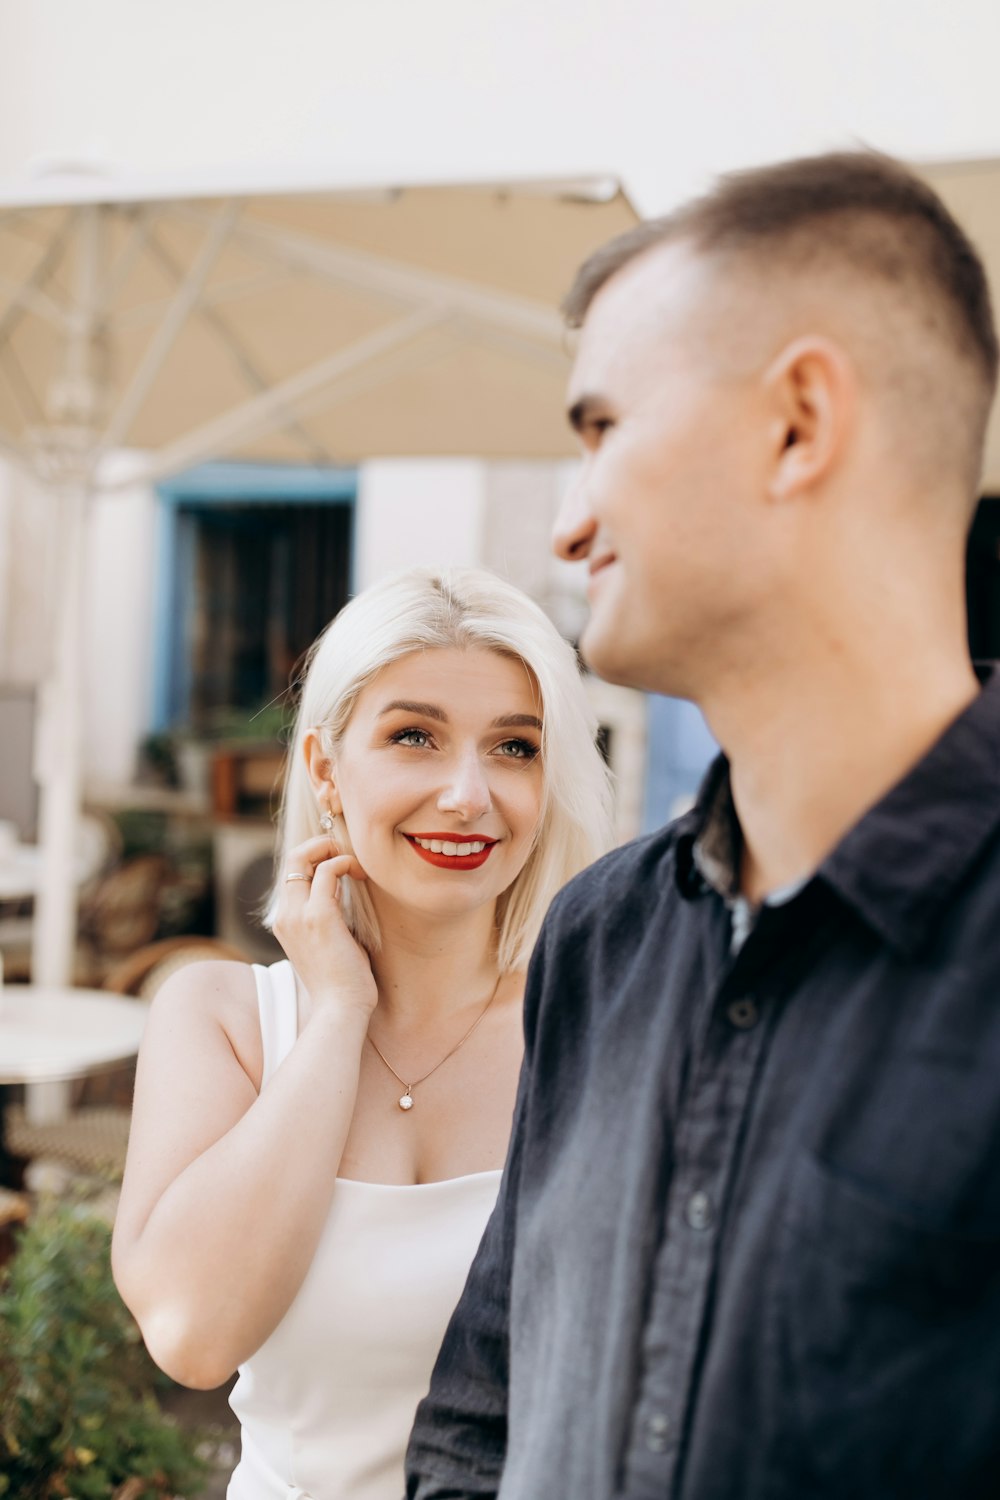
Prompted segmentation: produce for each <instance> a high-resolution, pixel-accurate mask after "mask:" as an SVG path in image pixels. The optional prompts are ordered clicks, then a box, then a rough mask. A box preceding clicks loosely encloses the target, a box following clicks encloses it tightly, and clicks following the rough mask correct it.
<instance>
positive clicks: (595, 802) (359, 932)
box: [269, 568, 611, 971]
mask: <svg viewBox="0 0 1000 1500" xmlns="http://www.w3.org/2000/svg"><path fill="white" fill-rule="evenodd" d="M447 647H458V648H459V649H461V648H468V647H480V648H485V649H486V650H488V651H496V652H498V653H499V654H500V655H502V656H507V657H512V658H514V659H516V660H519V661H521V662H523V664H524V665H525V667H527V668H528V670H529V672H530V673H531V674H532V675H533V677H534V679H535V681H536V682H537V684H538V691H539V693H540V695H541V700H542V723H543V729H542V755H541V764H542V779H543V795H542V812H541V817H540V819H539V823H538V828H537V830H536V834H535V839H534V843H533V846H532V849H531V853H530V854H529V856H528V859H527V861H526V862H525V865H524V867H523V869H522V870H521V872H520V874H519V875H518V876H517V878H516V880H514V882H513V883H512V884H511V885H510V886H509V887H508V889H507V890H506V891H505V892H504V893H503V895H502V896H501V898H500V900H499V902H498V905H497V957H498V962H499V965H500V968H501V970H504V971H506V970H509V969H519V968H522V967H523V966H524V965H525V964H526V963H527V961H528V957H529V955H530V953H531V949H532V947H533V946H534V942H535V939H536V937H537V936H538V930H539V928H540V926H541V923H542V918H543V917H544V915H545V912H546V909H547V907H548V905H549V902H550V901H551V900H552V898H553V896H554V895H555V894H556V892H557V891H558V890H559V889H560V887H561V886H563V885H565V883H566V881H567V880H569V879H570V877H571V876H572V875H575V874H576V873H577V872H578V871H580V870H582V869H583V868H584V867H585V866H586V865H588V864H590V863H591V862H592V861H593V860H595V859H596V858H597V857H598V856H599V855H600V854H603V853H604V852H605V851H606V850H607V849H608V848H609V847H610V844H611V786H610V777H609V773H608V770H607V767H606V766H605V764H604V761H603V760H602V758H601V755H600V752H599V751H598V749H597V745H596V742H595V735H596V729H597V723H596V718H595V715H594V713H593V711H592V710H591V707H590V704H589V701H588V699H587V695H586V692H585V690H584V685H583V682H582V680H581V675H580V669H579V666H578V663H577V659H576V656H575V653H574V651H573V648H572V646H570V645H569V643H568V642H567V641H565V640H564V639H563V638H562V636H561V635H560V634H559V632H558V631H557V630H556V628H555V626H554V625H553V624H552V622H551V621H550V620H549V618H548V616H547V615H546V614H545V613H544V612H543V611H542V610H541V609H540V608H539V607H538V605H537V604H535V603H534V602H533V601H532V600H531V599H529V598H528V597H527V595H526V594H523V593H522V592H521V590H520V589H517V588H515V587H514V586H513V585H512V584H509V583H507V582H505V581H504V580H503V579H502V578H498V577H496V575H495V574H493V573H488V572H486V571H484V570H482V569H478V568H449V569H447V570H440V571H436V570H433V569H426V568H415V569H413V570H411V571H408V572H405V573H399V574H396V575H394V576H393V577H390V578H386V579H384V580H383V581H382V582H380V583H376V584H374V585H372V587H371V588H368V589H366V590H365V591H364V593H362V594H359V595H358V596H357V597H356V598H355V599H352V600H351V602H350V604H348V605H346V606H345V607H344V609H342V610H341V611H340V613H339V614H338V615H337V616H336V617H335V618H334V619H333V620H332V621H331V622H330V624H329V625H328V626H327V627H326V629H325V630H324V631H323V633H322V635H320V637H319V638H318V640H316V642H315V643H314V644H313V646H312V647H311V649H310V652H309V655H308V657H307V659H306V670H305V677H304V682H303V686H302V696H301V700H300V703H299V710H298V714H297V717H296V723H295V729H294V733H293V736H292V741H291V745H290V747H289V751H288V762H287V766H286V775H285V788H284V795H283V798H282V807H281V815H280V836H279V840H278V865H277V869H276V872H275V884H274V887H273V889H272V892H271V899H270V904H269V916H271V915H273V912H274V909H275V906H276V903H277V898H278V893H279V891H280V888H281V887H280V880H281V873H282V866H283V864H284V861H285V859H286V857H287V855H288V853H289V851H290V850H291V849H292V848H294V847H295V845H296V844H301V843H302V842H303V841H304V840H306V839H308V838H313V837H315V835H316V834H317V833H318V831H319V814H320V807H319V802H318V798H317V794H316V791H315V789H314V788H313V785H312V783H311V781H310V778H309V770H308V766H307V764H306V757H305V753H304V748H303V747H304V744H305V738H306V735H307V734H308V732H309V730H311V729H315V730H317V731H318V733H319V737H320V744H321V747H322V751H323V754H324V755H326V756H328V757H329V758H330V759H331V760H332V759H333V758H334V757H335V755H336V750H337V746H338V744H339V743H340V741H341V739H342V737H343V735H344V732H345V730H346V728H347V725H348V722H349V721H350V717H351V714H352V713H353V711H354V705H355V703H356V702H357V699H358V696H359V694H360V693H361V691H362V690H363V689H364V688H365V687H367V686H368V684H369V683H370V682H372V681H373V680H374V679H375V677H377V675H378V673H379V672H380V671H381V670H382V668H383V667H386V666H388V665H389V663H390V662H394V661H398V660H399V658H400V657H403V656H407V655H409V653H410V652H412V651H427V650H435V649H440V648H447ZM332 837H333V838H334V839H335V841H336V842H337V844H339V846H340V848H341V849H342V850H343V851H344V852H345V853H349V852H353V850H352V847H351V841H350V837H349V835H348V832H347V826H346V824H345V822H344V819H343V817H337V818H336V819H335V827H334V832H333V834H332ZM342 910H343V912H344V917H345V919H346V921H347V924H348V926H349V927H350V929H351V931H352V933H353V934H354V936H355V937H356V938H357V940H358V942H359V943H361V945H362V946H363V947H364V948H366V949H367V950H368V951H369V952H370V953H371V952H375V951H377V949H378V947H379V943H380V934H379V929H378V922H377V919H376V916H375V911H374V908H373V905H372V900H371V896H370V895H369V894H368V892H367V891H366V889H365V885H364V883H363V882H361V881H350V880H347V881H345V882H344V884H343V896H342Z"/></svg>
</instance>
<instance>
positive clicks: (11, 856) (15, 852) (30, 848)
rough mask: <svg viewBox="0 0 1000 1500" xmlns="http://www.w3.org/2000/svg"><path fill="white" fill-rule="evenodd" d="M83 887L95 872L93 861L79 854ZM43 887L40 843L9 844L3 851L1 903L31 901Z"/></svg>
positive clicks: (78, 876) (78, 869)
mask: <svg viewBox="0 0 1000 1500" xmlns="http://www.w3.org/2000/svg"><path fill="white" fill-rule="evenodd" d="M75 873H76V879H77V883H78V884H79V883H80V882H81V881H83V880H86V879H87V877H88V875H89V874H90V873H91V870H90V862H89V861H88V860H87V858H86V857H85V856H84V855H79V854H78V855H77V859H76V871H75ZM41 884H42V851H41V849H40V848H39V846H38V845H37V844H6V845H4V846H3V847H2V848H0V901H27V900H29V899H30V898H31V897H33V896H37V895H38V892H39V890H40V888H41Z"/></svg>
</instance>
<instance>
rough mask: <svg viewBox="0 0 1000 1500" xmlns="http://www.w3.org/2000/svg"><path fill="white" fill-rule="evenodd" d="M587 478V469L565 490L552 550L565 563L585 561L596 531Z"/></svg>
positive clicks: (554, 529)
mask: <svg viewBox="0 0 1000 1500" xmlns="http://www.w3.org/2000/svg"><path fill="white" fill-rule="evenodd" d="M585 476H586V467H585V466H584V467H583V468H581V470H580V473H579V474H577V476H576V478H575V479H574V480H573V482H572V483H571V485H570V487H569V489H568V490H567V491H566V494H565V495H564V497H563V502H562V504H561V505H560V507H559V514H558V515H557V516H556V523H555V526H554V527H553V530H552V550H553V552H554V553H555V554H556V556H557V557H561V558H563V559H564V560H565V561H566V562H580V561H581V560H582V559H583V558H585V557H586V556H587V554H588V552H589V551H590V547H591V543H592V542H593V540H594V536H595V534H596V532H597V522H596V521H595V520H594V517H593V516H592V514H591V511H590V505H589V502H588V500H587V485H586V482H585Z"/></svg>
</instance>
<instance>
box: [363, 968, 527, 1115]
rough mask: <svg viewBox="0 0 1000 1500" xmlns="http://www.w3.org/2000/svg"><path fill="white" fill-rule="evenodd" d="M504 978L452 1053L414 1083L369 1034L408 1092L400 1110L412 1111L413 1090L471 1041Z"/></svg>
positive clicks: (400, 1103) (499, 978)
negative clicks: (403, 1075) (408, 1079)
mask: <svg viewBox="0 0 1000 1500" xmlns="http://www.w3.org/2000/svg"><path fill="white" fill-rule="evenodd" d="M502 978H503V975H502V974H498V975H497V982H496V984H495V985H494V986H493V993H492V994H491V995H490V998H489V999H488V1000H487V1002H486V1004H485V1005H484V1006H483V1008H482V1010H481V1011H480V1012H479V1014H478V1016H477V1017H476V1019H475V1020H474V1021H473V1023H472V1025H471V1026H470V1027H469V1029H468V1031H467V1032H466V1033H465V1035H464V1036H461V1037H459V1039H458V1041H457V1042H456V1043H455V1045H454V1047H452V1049H451V1051H450V1052H446V1053H445V1055H444V1057H442V1059H441V1061H440V1062H436V1063H435V1064H434V1066H433V1068H431V1070H430V1072H428V1073H425V1074H424V1076H423V1078H414V1080H413V1082H412V1083H407V1081H406V1079H405V1078H400V1076H399V1074H398V1073H397V1072H396V1069H395V1068H394V1067H393V1065H392V1063H391V1062H390V1061H389V1059H388V1058H387V1057H386V1055H385V1053H384V1052H383V1051H382V1049H381V1047H380V1046H379V1045H378V1043H377V1042H376V1040H375V1038H374V1037H373V1036H372V1034H371V1032H369V1033H368V1040H369V1041H370V1042H371V1044H372V1046H373V1047H374V1049H375V1051H376V1052H377V1053H378V1055H379V1057H380V1058H381V1059H382V1061H383V1062H384V1063H385V1065H386V1067H387V1068H388V1069H389V1072H390V1073H391V1074H392V1076H393V1078H395V1080H396V1082H397V1083H401V1084H402V1085H403V1088H404V1089H405V1090H406V1092H405V1093H404V1094H402V1095H401V1096H400V1099H399V1107H400V1109H404V1110H405V1109H412V1108H413V1090H414V1089H415V1088H416V1087H417V1086H418V1085H419V1084H421V1083H426V1082H427V1079H428V1078H429V1077H430V1076H431V1073H436V1072H437V1070H438V1068H440V1067H443V1065H444V1064H445V1063H446V1062H447V1061H448V1059H449V1057H454V1056H455V1053H456V1052H457V1051H458V1049H459V1047H463V1046H464V1045H465V1043H466V1042H467V1041H468V1040H469V1037H470V1036H471V1035H472V1033H473V1032H474V1031H475V1029H476V1027H477V1026H478V1025H479V1023H480V1021H481V1020H482V1019H483V1017H484V1016H485V1014H486V1012H487V1011H488V1010H489V1008H490V1006H491V1005H492V1004H493V1002H494V1000H495V999H496V997H497V991H498V990H499V988H500V981H501V979H502Z"/></svg>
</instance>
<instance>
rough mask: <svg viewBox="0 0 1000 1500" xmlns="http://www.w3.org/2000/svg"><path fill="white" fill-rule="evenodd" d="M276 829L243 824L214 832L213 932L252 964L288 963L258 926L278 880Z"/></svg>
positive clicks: (248, 821) (242, 821)
mask: <svg viewBox="0 0 1000 1500" xmlns="http://www.w3.org/2000/svg"><path fill="white" fill-rule="evenodd" d="M275 838H276V832H275V828H274V824H273V823H270V822H263V821H261V822H257V821H255V820H251V819H240V820H237V821H235V822H232V823H216V824H215V825H214V827H213V829H212V846H213V853H214V868H215V928H216V934H217V936H218V937H220V938H222V940H223V942H226V943H232V944H234V946H235V947H237V948H239V949H240V950H241V951H242V952H243V953H245V954H246V956H247V958H249V959H251V960H252V961H253V962H254V963H261V964H270V963H274V962H275V960H276V959H279V958H284V954H283V952H282V950H281V945H280V944H279V943H278V941H277V939H276V938H273V937H272V936H271V934H270V933H269V932H268V931H267V929H266V928H264V927H262V926H261V923H260V910H261V907H262V906H263V904H264V902H265V900H266V899H267V893H268V891H269V890H270V888H271V881H272V879H273V876H274V844H275Z"/></svg>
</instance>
